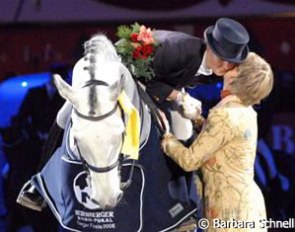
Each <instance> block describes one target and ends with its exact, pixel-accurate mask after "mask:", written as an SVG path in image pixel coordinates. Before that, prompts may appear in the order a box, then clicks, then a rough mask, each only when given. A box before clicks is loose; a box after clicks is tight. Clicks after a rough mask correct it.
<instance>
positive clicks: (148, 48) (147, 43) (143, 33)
mask: <svg viewBox="0 0 295 232" xmlns="http://www.w3.org/2000/svg"><path fill="white" fill-rule="evenodd" d="M116 35H117V36H118V38H119V41H118V42H117V43H116V49H117V52H118V54H119V55H120V56H121V58H122V61H123V63H124V64H125V65H126V66H127V68H128V69H129V71H131V73H132V75H133V76H135V77H136V78H138V77H144V78H145V79H147V80H149V79H151V78H152V77H153V76H154V71H153V69H152V67H151V62H152V61H153V55H154V52H155V48H156V46H157V43H156V41H155V39H154V37H153V32H152V30H151V29H150V28H146V27H145V26H144V25H139V24H138V23H135V24H132V25H131V26H125V25H122V26H119V27H118V30H117V34H116Z"/></svg>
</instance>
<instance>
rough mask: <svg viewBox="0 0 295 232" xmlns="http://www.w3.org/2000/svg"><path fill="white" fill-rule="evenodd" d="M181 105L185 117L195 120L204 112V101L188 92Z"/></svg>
mask: <svg viewBox="0 0 295 232" xmlns="http://www.w3.org/2000/svg"><path fill="white" fill-rule="evenodd" d="M180 105H181V106H182V109H183V116H184V117H185V118H188V119H191V120H195V119H197V118H198V117H199V116H200V115H201V113H202V102H200V101H199V100H197V99H195V98H193V97H191V96H190V95H189V94H188V93H186V94H184V96H183V98H182V101H181V102H180Z"/></svg>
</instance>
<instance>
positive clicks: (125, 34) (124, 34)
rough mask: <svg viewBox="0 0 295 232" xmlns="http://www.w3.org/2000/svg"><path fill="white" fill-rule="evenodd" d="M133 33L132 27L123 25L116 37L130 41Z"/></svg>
mask: <svg viewBox="0 0 295 232" xmlns="http://www.w3.org/2000/svg"><path fill="white" fill-rule="evenodd" d="M131 33H132V31H131V29H130V27H128V26H126V25H121V26H119V27H118V30H117V33H116V35H117V36H118V37H119V38H120V39H124V38H125V39H129V37H130V34H131Z"/></svg>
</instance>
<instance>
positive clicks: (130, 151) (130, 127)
mask: <svg viewBox="0 0 295 232" xmlns="http://www.w3.org/2000/svg"><path fill="white" fill-rule="evenodd" d="M118 100H119V104H120V106H121V108H122V109H123V111H124V113H125V116H126V115H127V123H126V125H125V134H124V140H123V146H122V150H121V152H122V153H123V154H125V155H126V156H128V158H130V159H134V160H137V159H138V154H139V143H140V117H139V113H138V111H137V109H136V108H135V107H134V105H133V104H132V103H131V101H130V99H129V97H128V96H127V95H126V93H125V91H124V90H123V91H122V93H121V94H120V96H119V99H118Z"/></svg>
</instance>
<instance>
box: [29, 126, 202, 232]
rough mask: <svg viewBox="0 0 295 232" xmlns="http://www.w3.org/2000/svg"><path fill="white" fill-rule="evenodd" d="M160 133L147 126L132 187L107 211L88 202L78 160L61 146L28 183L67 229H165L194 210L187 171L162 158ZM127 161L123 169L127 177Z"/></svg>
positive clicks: (114, 231)
mask: <svg viewBox="0 0 295 232" xmlns="http://www.w3.org/2000/svg"><path fill="white" fill-rule="evenodd" d="M159 143H160V141H159V132H158V131H157V129H156V128H155V127H154V126H152V129H151V132H150V135H149V139H148V141H147V143H146V145H145V146H144V147H143V148H142V149H141V155H140V159H139V160H138V161H137V162H136V164H135V166H134V173H133V176H132V184H131V185H130V186H129V187H128V188H127V189H126V190H124V195H123V199H122V200H121V202H120V203H119V204H118V205H117V206H116V207H115V208H114V209H111V210H105V211H101V210H99V209H98V206H97V205H96V204H95V203H94V202H92V201H91V200H90V198H89V196H90V195H91V189H90V187H89V186H88V183H87V180H86V176H87V174H86V171H85V170H84V169H83V165H82V163H81V161H80V160H75V159H73V158H72V157H71V156H70V155H69V154H68V152H67V149H66V148H65V147H66V146H64V144H65V142H63V145H62V146H61V147H60V148H58V149H57V150H56V152H55V153H54V154H53V156H52V157H51V159H50V160H49V162H48V163H47V164H46V165H45V167H44V168H43V169H42V171H41V172H40V173H38V174H37V175H35V176H34V177H33V179H32V180H33V183H34V184H35V185H36V187H37V189H38V191H39V192H40V193H41V194H42V196H43V197H44V198H45V200H46V201H47V203H48V205H49V206H50V208H51V210H52V212H53V213H54V215H55V216H56V218H57V219H58V221H59V222H60V224H61V225H62V226H63V227H64V228H66V229H68V230H71V231H83V232H88V231H111V232H135V231H141V232H156V231H169V230H171V229H173V228H175V227H176V226H177V225H178V224H180V223H181V222H182V221H184V220H185V219H186V218H188V217H189V216H190V215H192V214H194V213H195V212H196V202H197V197H196V189H195V186H194V184H193V178H192V173H185V172H183V171H182V170H181V169H180V168H179V167H178V166H177V165H176V164H175V163H174V162H173V161H172V160H171V159H169V158H168V157H166V156H165V155H163V153H162V150H161V148H160V144H159ZM130 168H131V161H130V160H129V161H128V160H127V161H125V162H124V163H123V165H122V180H123V181H124V180H126V179H128V175H129V173H130Z"/></svg>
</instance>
